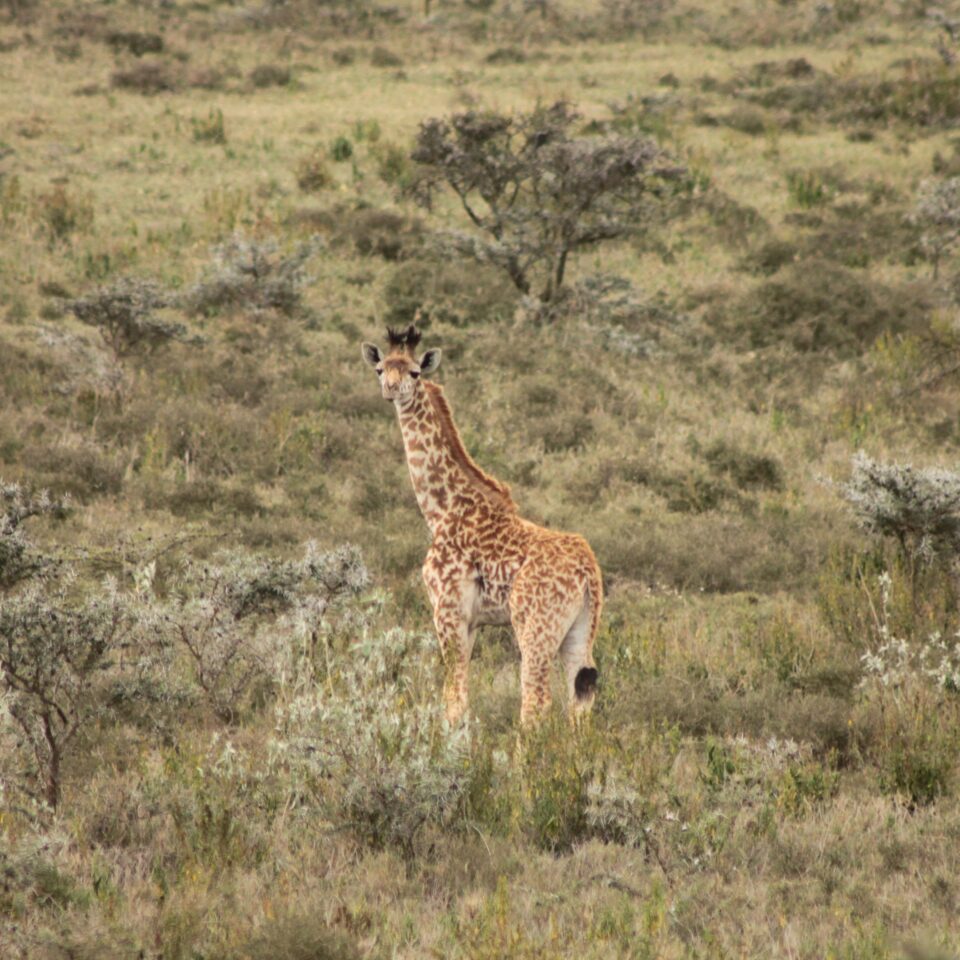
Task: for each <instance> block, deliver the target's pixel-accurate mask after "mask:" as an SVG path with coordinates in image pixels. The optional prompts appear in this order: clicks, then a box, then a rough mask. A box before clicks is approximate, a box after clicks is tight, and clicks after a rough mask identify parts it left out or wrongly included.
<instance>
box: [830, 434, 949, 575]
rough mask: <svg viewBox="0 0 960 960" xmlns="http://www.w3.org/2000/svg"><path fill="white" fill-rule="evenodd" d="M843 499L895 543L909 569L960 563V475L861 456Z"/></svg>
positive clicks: (865, 525) (844, 488) (842, 490)
mask: <svg viewBox="0 0 960 960" xmlns="http://www.w3.org/2000/svg"><path fill="white" fill-rule="evenodd" d="M840 493H841V495H842V496H843V497H844V499H845V500H846V501H847V502H848V503H849V504H850V505H851V506H852V507H853V511H854V514H855V516H856V518H857V520H858V521H859V522H860V524H861V526H863V528H864V529H865V530H866V531H867V532H868V533H875V534H880V535H881V536H884V537H891V538H893V539H894V540H895V541H896V543H897V545H898V547H899V549H900V553H901V555H902V557H903V559H904V560H906V561H907V562H908V563H910V564H914V563H916V562H917V561H920V562H923V563H932V562H933V561H935V560H938V559H939V560H944V561H947V562H950V561H953V560H955V559H957V558H958V557H960V474H957V473H954V472H952V471H950V470H943V469H938V468H934V467H931V468H927V469H921V468H919V467H914V466H911V465H909V464H897V463H880V462H879V461H877V460H873V459H871V458H870V457H868V456H867V455H866V454H864V453H858V454H857V455H856V456H855V457H854V459H853V472H852V474H851V476H850V479H849V480H848V481H847V482H846V483H844V484H842V485H841V486H840Z"/></svg>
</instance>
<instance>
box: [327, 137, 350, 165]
mask: <svg viewBox="0 0 960 960" xmlns="http://www.w3.org/2000/svg"><path fill="white" fill-rule="evenodd" d="M352 156H353V144H352V143H351V142H350V140H349V139H348V138H347V137H337V138H336V140H334V141H333V143H331V144H330V159H331V160H334V161H335V162H336V163H342V162H343V161H344V160H349V159H350V158H351V157H352Z"/></svg>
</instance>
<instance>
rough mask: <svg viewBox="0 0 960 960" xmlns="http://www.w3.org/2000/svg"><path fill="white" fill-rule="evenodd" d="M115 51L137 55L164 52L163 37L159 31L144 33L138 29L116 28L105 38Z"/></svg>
mask: <svg viewBox="0 0 960 960" xmlns="http://www.w3.org/2000/svg"><path fill="white" fill-rule="evenodd" d="M104 39H105V40H106V43H107V45H108V46H110V47H112V48H113V51H114V53H121V52H123V51H126V52H127V53H132V54H133V55H134V56H135V57H142V56H143V55H144V54H145V53H162V52H163V37H161V36H160V34H159V33H144V32H141V31H138V30H129V31H123V30H114V31H112V32H111V33H108V34H107V36H106V37H105V38H104Z"/></svg>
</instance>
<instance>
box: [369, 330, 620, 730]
mask: <svg viewBox="0 0 960 960" xmlns="http://www.w3.org/2000/svg"><path fill="white" fill-rule="evenodd" d="M387 338H388V344H389V349H388V351H387V352H386V353H383V352H382V351H381V350H380V348H379V347H378V346H376V345H375V344H373V343H364V344H363V358H364V360H365V361H366V362H367V363H368V364H370V366H372V367H373V368H374V369H375V370H376V372H377V377H378V378H379V382H380V390H381V393H382V395H383V398H384V400H387V401H389V402H391V403H393V405H394V408H395V409H396V412H397V418H398V420H399V422H400V432H401V434H402V436H403V442H404V447H405V450H406V458H407V466H408V468H409V471H410V479H411V480H412V482H413V489H414V492H415V494H416V497H417V502H418V504H419V507H420V511H421V513H422V514H423V516H424V519H425V520H426V522H427V526H428V527H429V528H430V533H431V536H432V542H431V544H430V548H429V550H428V551H427V556H426V560H425V561H424V564H423V579H424V583H425V584H426V588H427V593H428V594H429V597H430V602H431V604H432V605H433V620H434V626H435V627H436V632H437V639H438V640H439V643H440V652H441V655H442V657H443V661H444V666H445V672H446V679H445V682H444V705H445V708H446V715H447V719H448V720H449V721H450V723H451V724H456V723H458V722H459V721H460V719H461V718H462V717H463V715H464V714H465V712H466V710H467V672H468V667H469V662H470V654H471V652H472V650H473V641H474V634H475V632H476V629H477V627H480V626H485V625H493V624H503V625H507V624H509V625H512V626H513V630H514V634H515V637H516V641H517V646H518V647H519V649H520V661H521V662H520V686H521V706H520V721H521V725H522V726H524V727H528V726H530V725H531V724H533V723H535V722H536V720H537V719H538V718H539V717H540V716H541V715H542V714H543V713H544V711H545V710H546V709H547V708H548V707H549V705H550V699H551V696H550V670H551V667H552V664H553V661H554V658H555V657H556V656H557V654H559V657H560V661H561V663H562V665H563V669H564V673H565V675H566V683H567V689H568V703H569V710H570V715H571V719H572V720H573V721H574V722H577V721H578V720H580V719H582V717H583V716H584V715H585V714H586V713H588V712H589V710H590V708H591V707H592V705H593V700H594V697H595V694H596V686H597V670H596V666H595V664H594V661H593V641H594V638H595V637H596V635H597V628H598V626H599V623H600V610H601V607H602V605H603V583H602V580H601V576H600V567H599V565H598V564H597V561H596V558H595V557H594V555H593V551H592V550H591V549H590V546H589V544H588V543H587V541H586V540H584V539H583V537H581V536H578V535H577V534H573V533H559V532H556V531H553V530H547V529H546V528H544V527H541V526H538V525H537V524H535V523H532V522H530V521H529V520H524V519H523V518H522V517H521V516H520V515H519V513H518V510H517V505H516V503H515V502H514V500H513V497H512V496H511V494H510V488H509V487H508V486H507V485H506V484H504V483H501V482H500V481H499V480H497V479H495V478H494V477H492V476H490V475H489V474H487V473H485V472H484V471H483V470H482V469H481V468H480V467H479V466H478V465H477V464H476V463H475V462H474V460H473V459H472V458H471V457H470V454H469V453H467V451H466V449H465V448H464V445H463V441H462V440H461V438H460V434H459V432H458V430H457V427H456V425H455V423H454V421H453V414H452V412H451V410H450V405H449V403H448V402H447V399H446V397H445V396H444V392H443V388H442V387H440V386H439V385H437V384H435V383H431V382H429V381H426V380H425V379H424V377H426V376H428V375H430V374H431V373H433V372H434V371H436V369H437V367H438V366H439V364H440V350H439V349H432V350H427V351H426V352H425V353H424V354H423V355H422V356H421V357H420V358H419V359H416V354H415V351H416V348H417V346H418V344H419V342H420V339H421V335H420V333H419V331H418V330H417V329H416V327H415V325H413V324H411V325H410V326H409V327H408V328H407V329H406V330H402V331H400V332H397V331H394V330H392V329H390V328H388V329H387Z"/></svg>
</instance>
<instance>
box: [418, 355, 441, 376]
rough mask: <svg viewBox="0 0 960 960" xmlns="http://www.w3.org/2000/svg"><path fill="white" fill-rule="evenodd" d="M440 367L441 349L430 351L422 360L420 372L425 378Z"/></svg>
mask: <svg viewBox="0 0 960 960" xmlns="http://www.w3.org/2000/svg"><path fill="white" fill-rule="evenodd" d="M439 366H440V350H439V349H433V350H428V351H427V352H426V353H425V354H424V355H423V356H422V357H421V358H420V372H421V373H422V374H423V375H424V376H427V374H430V373H433V372H434V371H435V370H436V369H437V367H439Z"/></svg>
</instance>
